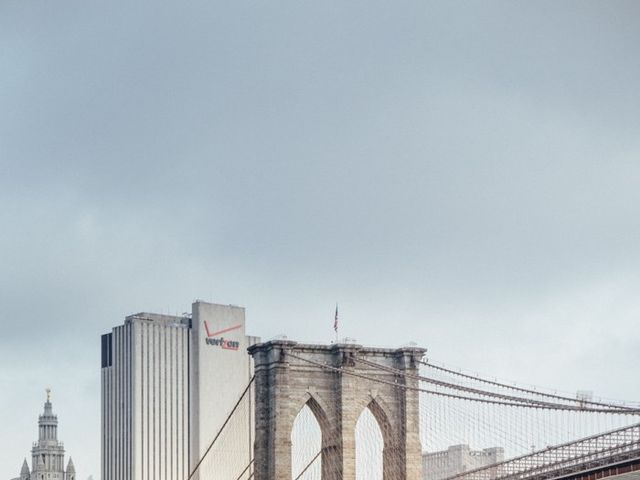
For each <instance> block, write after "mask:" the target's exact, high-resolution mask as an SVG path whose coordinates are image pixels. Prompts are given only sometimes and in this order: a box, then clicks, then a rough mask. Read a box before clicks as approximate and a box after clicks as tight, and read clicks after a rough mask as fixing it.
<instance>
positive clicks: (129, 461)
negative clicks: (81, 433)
mask: <svg viewBox="0 0 640 480" xmlns="http://www.w3.org/2000/svg"><path fill="white" fill-rule="evenodd" d="M257 341H258V339H257V338H255V337H249V336H247V335H245V316H244V309H243V308H240V307H235V306H229V305H215V304H210V303H205V302H201V301H197V302H195V303H194V304H193V306H192V314H191V315H190V316H188V315H186V316H183V317H179V316H172V315H160V314H155V313H137V314H135V315H130V316H128V317H127V318H126V319H125V323H124V325H120V326H118V327H115V328H114V329H113V330H112V332H111V333H108V334H106V335H103V336H102V480H184V479H185V478H187V476H188V474H189V472H190V471H191V469H192V468H193V466H194V465H195V462H196V461H197V459H198V458H200V456H201V455H202V454H203V453H204V451H205V450H206V448H207V447H208V445H209V443H210V442H211V440H212V439H213V437H214V436H215V434H216V433H217V431H218V430H219V428H220V426H221V425H222V422H223V421H224V419H225V418H226V416H227V414H228V413H229V411H230V410H231V409H232V408H233V405H234V404H235V402H236V401H237V400H238V397H239V396H240V394H241V393H242V391H243V389H244V388H245V387H246V385H247V384H248V382H249V380H250V378H251V375H252V365H251V359H250V356H249V355H247V353H246V349H247V347H249V345H252V344H253V343H256V342H257ZM246 435H247V442H246V445H247V448H246V450H247V451H246V452H244V451H239V452H237V455H243V456H244V455H246V456H247V459H249V458H250V448H251V442H252V439H251V435H252V433H251V420H250V419H247V425H246ZM247 461H248V460H247Z"/></svg>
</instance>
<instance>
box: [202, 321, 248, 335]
mask: <svg viewBox="0 0 640 480" xmlns="http://www.w3.org/2000/svg"><path fill="white" fill-rule="evenodd" d="M239 328H242V324H240V325H235V326H234V327H229V328H225V329H224V330H219V331H217V332H210V331H209V324H208V323H207V321H206V320H205V321H204V329H205V330H206V331H207V337H216V336H218V335H222V334H223V333H227V332H231V331H233V330H238V329H239Z"/></svg>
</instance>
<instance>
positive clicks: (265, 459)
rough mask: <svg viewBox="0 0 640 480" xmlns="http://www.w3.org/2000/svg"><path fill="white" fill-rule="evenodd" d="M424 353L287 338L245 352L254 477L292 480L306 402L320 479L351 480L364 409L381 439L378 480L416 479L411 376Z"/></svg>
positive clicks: (417, 445) (418, 458)
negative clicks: (297, 427)
mask: <svg viewBox="0 0 640 480" xmlns="http://www.w3.org/2000/svg"><path fill="white" fill-rule="evenodd" d="M424 352H425V351H424V349H420V348H413V347H412V348H401V349H381V348H366V347H362V346H360V345H352V344H348V345H345V344H334V345H305V344H298V343H296V342H291V341H286V340H275V341H271V342H267V343H261V344H257V345H254V346H252V347H250V348H249V353H250V354H251V355H252V356H253V358H254V361H255V387H256V388H255V419H256V437H255V443H254V467H255V475H254V476H255V480H292V474H291V429H292V428H293V424H294V421H295V419H296V416H297V415H298V413H299V412H300V410H301V408H303V407H304V406H305V405H307V406H309V408H310V409H311V411H312V412H313V414H314V416H315V418H316V420H317V421H318V424H319V425H320V429H321V432H322V449H321V458H322V480H355V473H356V458H355V455H356V453H355V452H356V445H355V428H356V423H357V421H358V419H359V418H360V415H361V413H362V411H363V410H364V409H369V411H370V412H371V413H372V415H373V416H374V418H375V419H376V421H377V423H378V425H379V427H380V431H381V433H382V436H383V443H384V449H383V463H384V469H383V477H384V479H385V480H390V479H393V480H421V477H422V473H421V445H420V436H419V431H418V429H419V405H418V392H417V390H415V389H414V388H412V387H416V386H417V379H416V378H415V377H412V376H411V375H415V374H417V373H418V360H419V359H420V358H421V357H422V356H423V355H424ZM360 360H366V361H368V362H374V363H376V364H379V365H382V366H383V367H385V368H386V369H378V368H375V367H372V366H371V365H367V364H366V363H363V362H361V361H360ZM405 373H406V374H409V375H405ZM407 387H409V388H407Z"/></svg>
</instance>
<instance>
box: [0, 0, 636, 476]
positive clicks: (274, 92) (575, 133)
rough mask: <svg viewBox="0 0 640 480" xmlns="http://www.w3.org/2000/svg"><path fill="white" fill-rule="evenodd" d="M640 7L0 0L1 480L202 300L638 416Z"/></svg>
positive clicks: (79, 415) (73, 448) (84, 425)
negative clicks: (138, 343) (156, 330)
mask: <svg viewBox="0 0 640 480" xmlns="http://www.w3.org/2000/svg"><path fill="white" fill-rule="evenodd" d="M639 46H640V3H639V2H634V1H628V2H625V1H608V2H587V1H564V2H557V1H549V2H543V1H537V2H527V3H525V2H512V1H509V2H506V1H505V2H492V3H488V2H479V1H478V2H452V1H446V2H440V3H434V2H431V1H425V0H418V1H409V0H407V1H404V0H399V1H376V0H367V1H361V0H350V1H347V2H344V1H331V0H329V1H320V2H319V1H314V2H312V1H306V0H302V1H301V0H296V1H289V0H285V1H281V2H272V1H269V2H267V1H244V0H234V1H229V2H225V3H224V4H223V3H222V2H216V1H210V0H206V1H205V0H192V1H189V2H178V1H147V0H138V1H130V0H128V1H123V0H110V1H95V0H55V1H43V0H40V1H37V0H2V1H1V2H0V322H2V335H1V336H0V392H1V393H0V415H1V417H0V424H1V425H2V428H1V433H0V479H7V478H12V477H13V476H15V475H17V474H18V473H19V469H20V466H21V463H22V459H23V458H24V457H26V456H28V455H29V454H30V453H29V452H30V447H31V442H32V441H34V440H36V438H37V430H36V422H37V416H38V414H39V413H40V411H41V409H42V402H43V401H44V389H45V387H47V386H50V387H52V388H53V399H54V409H55V411H56V412H57V413H58V414H59V420H60V437H61V439H62V440H63V441H64V442H65V446H66V449H67V452H68V453H70V454H71V455H72V456H73V458H74V462H75V464H76V468H77V470H78V472H79V477H80V478H81V479H85V478H86V477H87V476H88V475H89V474H93V475H94V477H95V478H96V479H97V478H98V477H99V455H100V451H99V448H100V441H99V376H100V369H99V366H100V365H99V335H100V334H101V333H105V332H106V331H108V330H110V328H111V327H112V326H114V325H116V324H119V323H121V322H122V321H123V318H124V316H125V315H127V314H130V313H133V312H137V311H142V310H146V311H156V312H165V313H166V312H169V313H182V312H185V311H188V310H189V309H190V304H191V302H192V301H193V300H194V299H196V298H200V299H203V300H208V301H215V302H218V303H225V304H226V303H232V304H236V305H242V306H245V307H246V308H247V322H248V332H249V333H251V334H255V335H260V336H262V337H263V338H270V337H273V336H275V335H277V334H280V333H285V334H287V335H288V336H289V338H293V339H305V340H316V341H317V340H320V341H329V340H331V338H332V334H333V331H332V318H331V317H332V311H333V309H334V308H335V302H339V303H340V323H341V335H344V336H349V337H354V338H356V339H357V340H358V341H359V342H361V343H366V344H376V345H388V346H397V345H401V344H404V343H406V342H409V341H414V342H416V343H418V344H420V345H422V346H425V347H427V348H428V349H429V355H430V357H431V358H433V359H434V360H436V361H440V362H444V363H447V364H449V365H456V366H461V367H466V368H467V369H470V370H473V371H479V372H484V373H487V374H490V375H492V376H497V377H499V378H506V379H512V380H516V381H519V382H522V383H530V384H536V385H541V386H548V387H551V388H559V389H562V390H564V391H568V392H575V391H576V390H578V389H587V390H593V391H594V392H595V393H596V394H598V395H602V396H606V397H610V398H620V399H629V400H634V399H635V400H638V399H640V385H639V383H638V379H637V367H638V363H639V362H640V349H639V348H638V339H639V338H640V321H639V320H640V296H639V295H638V292H639V286H640V211H639V210H640V188H639V187H640V87H639V86H640V60H639V58H640V51H639Z"/></svg>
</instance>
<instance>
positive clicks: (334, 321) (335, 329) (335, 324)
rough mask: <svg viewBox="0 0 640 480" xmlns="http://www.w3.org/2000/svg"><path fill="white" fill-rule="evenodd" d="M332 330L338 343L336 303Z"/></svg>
mask: <svg viewBox="0 0 640 480" xmlns="http://www.w3.org/2000/svg"><path fill="white" fill-rule="evenodd" d="M333 330H334V331H335V332H336V343H338V304H337V303H336V315H335V317H334V319H333Z"/></svg>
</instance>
